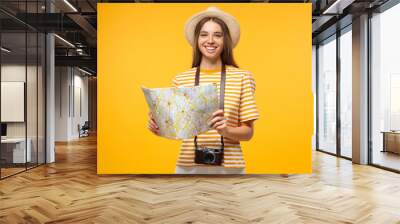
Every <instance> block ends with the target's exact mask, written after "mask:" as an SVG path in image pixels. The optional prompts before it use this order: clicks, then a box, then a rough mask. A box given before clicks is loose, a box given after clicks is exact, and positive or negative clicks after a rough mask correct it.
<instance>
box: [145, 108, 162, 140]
mask: <svg viewBox="0 0 400 224" xmlns="http://www.w3.org/2000/svg"><path fill="white" fill-rule="evenodd" d="M147 126H148V128H149V130H150V131H151V132H153V133H154V134H155V135H160V133H159V131H160V129H159V128H158V126H157V124H156V121H155V120H154V118H153V115H152V114H151V112H149V123H148V125H147Z"/></svg>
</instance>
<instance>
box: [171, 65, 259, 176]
mask: <svg viewBox="0 0 400 224" xmlns="http://www.w3.org/2000/svg"><path fill="white" fill-rule="evenodd" d="M195 75H196V68H192V69H190V70H188V71H186V72H183V73H181V74H179V75H177V76H176V77H175V78H174V80H173V86H175V87H188V86H194V82H195ZM220 81H221V69H217V70H203V69H202V70H200V85H202V84H212V83H216V84H217V87H218V96H219V88H220V85H219V84H220ZM254 93H255V82H254V78H253V76H252V75H251V73H250V72H248V71H245V70H241V69H238V68H235V67H232V66H227V67H226V81H225V98H224V116H225V118H226V120H227V125H228V126H231V127H238V126H239V125H240V123H241V122H245V121H250V120H256V119H258V118H259V113H258V110H257V107H256V102H255V98H254ZM224 143H225V147H224V148H225V149H224V159H223V166H224V167H226V168H244V167H245V163H244V159H243V154H242V150H241V147H240V142H238V141H234V140H231V139H229V138H224ZM197 144H198V145H199V146H208V147H214V148H219V147H220V146H221V135H219V134H218V132H217V131H216V130H210V131H208V132H205V133H203V134H200V135H198V136H197ZM194 150H195V146H194V139H193V138H190V139H184V140H183V141H182V145H181V151H180V154H179V158H178V161H177V165H178V166H196V165H200V166H201V164H196V163H194Z"/></svg>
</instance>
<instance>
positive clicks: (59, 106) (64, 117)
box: [55, 67, 88, 141]
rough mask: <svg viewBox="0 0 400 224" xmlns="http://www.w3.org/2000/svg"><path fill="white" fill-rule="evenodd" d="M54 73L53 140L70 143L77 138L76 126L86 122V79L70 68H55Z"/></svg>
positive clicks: (80, 73)
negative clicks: (54, 125)
mask: <svg viewBox="0 0 400 224" xmlns="http://www.w3.org/2000/svg"><path fill="white" fill-rule="evenodd" d="M55 73H56V91H55V120H56V133H55V140H56V141H70V140H73V139H77V138H79V133H78V124H80V125H83V124H84V122H85V121H87V120H88V77H87V76H84V74H83V73H82V72H80V71H79V70H77V69H75V68H71V67H56V72H55ZM79 101H80V102H79ZM80 106H81V108H79V107H80ZM79 109H81V110H82V111H81V112H80V110H79Z"/></svg>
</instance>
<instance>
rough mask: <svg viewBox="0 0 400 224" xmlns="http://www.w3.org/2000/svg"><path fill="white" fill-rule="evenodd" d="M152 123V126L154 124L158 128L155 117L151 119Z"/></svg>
mask: <svg viewBox="0 0 400 224" xmlns="http://www.w3.org/2000/svg"><path fill="white" fill-rule="evenodd" d="M150 124H151V125H152V126H154V127H155V128H156V129H158V125H157V123H156V121H155V120H154V119H151V120H150Z"/></svg>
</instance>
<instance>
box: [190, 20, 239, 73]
mask: <svg viewBox="0 0 400 224" xmlns="http://www.w3.org/2000/svg"><path fill="white" fill-rule="evenodd" d="M208 21H213V22H215V23H217V24H218V25H220V26H221V29H222V32H223V37H224V46H223V48H222V53H221V61H222V63H223V64H225V65H231V66H234V67H236V68H237V67H238V66H237V64H236V62H235V60H234V59H233V47H232V38H231V35H230V33H229V28H228V26H227V25H226V24H225V22H224V21H222V20H221V19H219V18H216V17H205V18H203V19H202V20H200V22H198V23H197V25H196V28H195V29H194V43H193V61H192V67H193V68H194V67H198V66H200V63H201V58H202V56H203V55H202V53H201V51H200V49H199V46H198V42H199V36H200V30H201V28H202V27H203V25H204V24H205V23H206V22H208Z"/></svg>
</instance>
